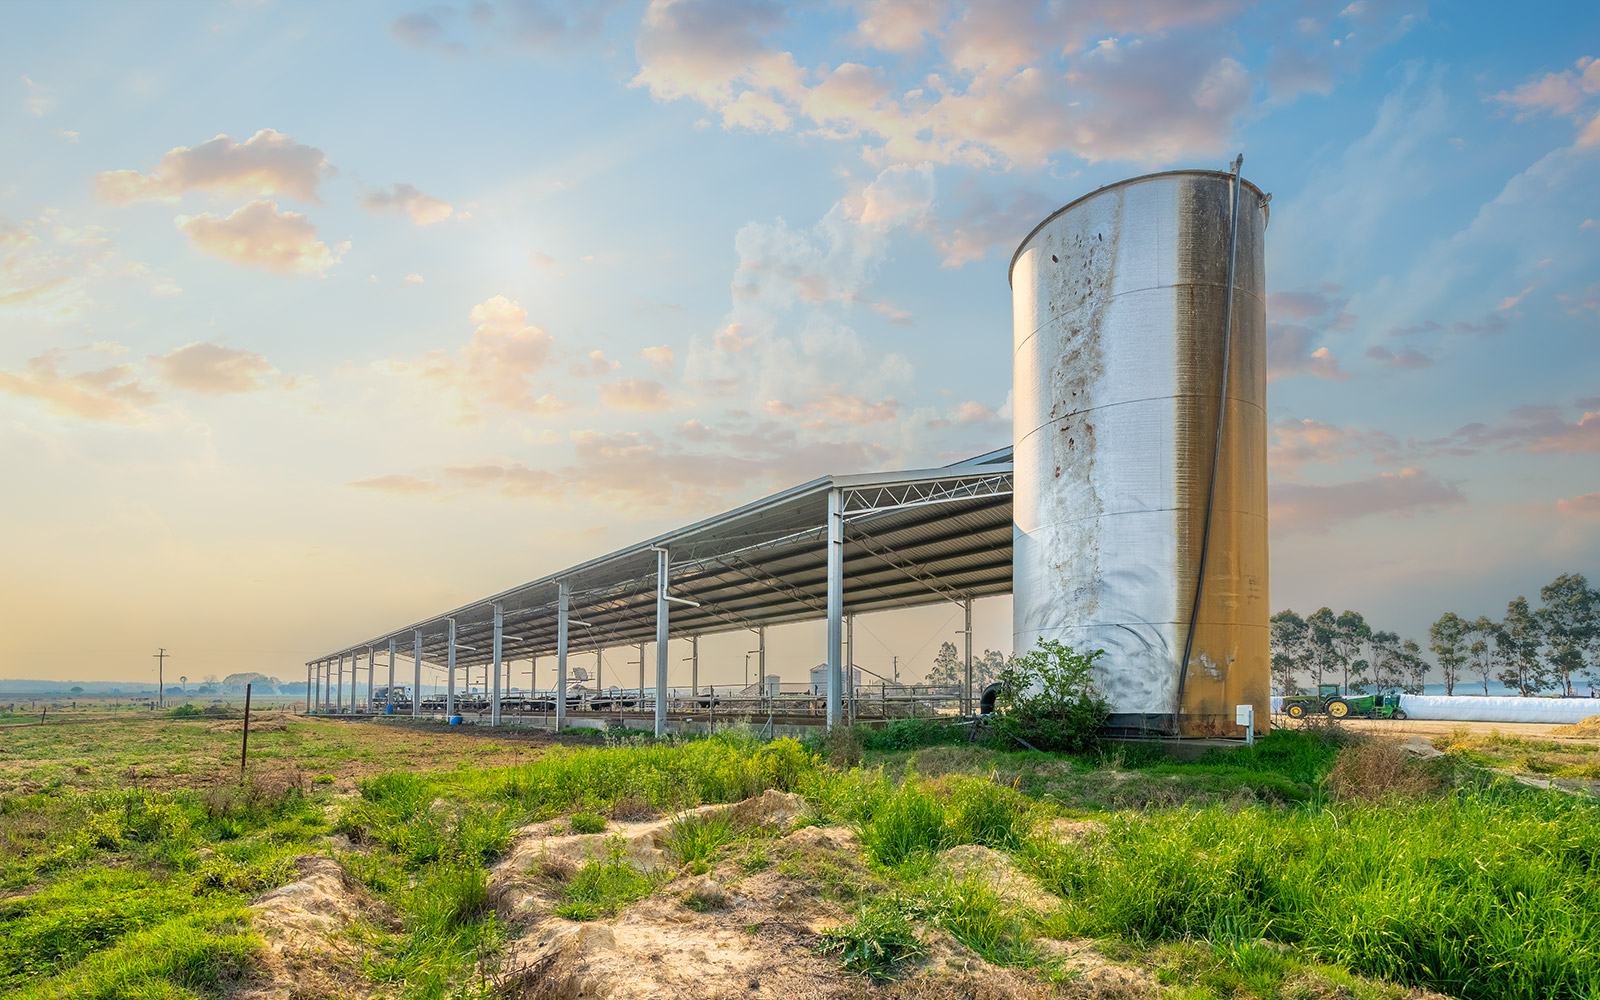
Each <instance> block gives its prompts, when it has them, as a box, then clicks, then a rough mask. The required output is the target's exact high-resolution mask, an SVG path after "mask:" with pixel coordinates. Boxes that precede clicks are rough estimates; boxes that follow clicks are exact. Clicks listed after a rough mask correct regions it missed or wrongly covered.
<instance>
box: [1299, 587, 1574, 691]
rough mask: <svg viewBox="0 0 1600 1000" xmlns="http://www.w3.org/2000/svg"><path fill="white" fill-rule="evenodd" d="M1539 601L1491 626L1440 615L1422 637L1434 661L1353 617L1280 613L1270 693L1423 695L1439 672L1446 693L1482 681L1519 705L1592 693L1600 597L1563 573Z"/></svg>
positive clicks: (1510, 609) (1520, 602)
mask: <svg viewBox="0 0 1600 1000" xmlns="http://www.w3.org/2000/svg"><path fill="white" fill-rule="evenodd" d="M1539 599H1540V601H1541V604H1540V606H1539V607H1533V606H1532V605H1531V604H1530V603H1529V602H1528V599H1527V598H1526V597H1524V596H1518V597H1516V598H1513V599H1512V600H1511V601H1510V602H1509V603H1507V605H1506V613H1505V616H1504V617H1502V618H1498V619H1496V618H1490V617H1489V616H1487V615H1480V616H1478V617H1477V618H1476V619H1471V620H1469V619H1466V618H1463V617H1462V616H1461V615H1459V614H1457V613H1456V612H1454V611H1446V612H1445V613H1444V614H1442V615H1440V616H1439V620H1438V621H1436V622H1434V623H1433V625H1432V626H1430V627H1429V629H1428V649H1429V651H1431V652H1432V653H1433V657H1434V663H1429V662H1428V660H1427V659H1426V658H1425V657H1424V655H1423V650H1422V646H1421V644H1419V643H1418V642H1417V641H1416V640H1415V639H1410V638H1401V637H1400V636H1399V635H1397V634H1396V633H1394V632H1387V631H1381V630H1377V629H1374V628H1373V627H1372V626H1371V625H1370V624H1369V623H1368V622H1367V619H1366V617H1365V616H1364V615H1362V614H1361V613H1360V612H1358V611H1344V612H1342V613H1339V614H1335V613H1334V612H1333V610H1332V609H1331V608H1319V609H1318V610H1317V611H1316V612H1314V613H1312V614H1309V615H1305V616H1304V617H1302V616H1301V615H1299V614H1297V613H1296V612H1294V611H1293V610H1285V611H1280V612H1278V613H1277V614H1275V615H1273V616H1272V624H1271V633H1272V683H1273V688H1274V689H1275V690H1276V691H1277V692H1278V693H1279V694H1283V695H1294V694H1298V693H1300V690H1301V686H1300V681H1301V679H1302V678H1305V679H1307V680H1308V681H1309V687H1310V689H1311V690H1315V689H1316V686H1317V685H1319V684H1331V683H1334V682H1335V681H1337V682H1338V683H1339V685H1340V688H1341V690H1343V691H1346V692H1348V693H1351V694H1364V693H1366V692H1367V691H1369V690H1371V689H1373V688H1376V689H1377V690H1379V691H1390V690H1401V691H1406V692H1408V693H1411V694H1421V693H1422V689H1423V685H1424V684H1425V683H1426V681H1427V677H1428V674H1429V672H1430V670H1433V669H1434V667H1435V666H1437V671H1438V676H1439V679H1440V680H1441V681H1442V682H1443V683H1444V687H1445V693H1446V694H1455V689H1456V686H1457V685H1458V684H1462V683H1464V682H1466V683H1481V684H1482V686H1483V693H1484V694H1486V695H1487V694H1488V693H1489V681H1490V680H1497V681H1499V682H1500V683H1501V684H1504V685H1505V686H1506V687H1508V688H1510V689H1512V690H1514V691H1516V692H1517V693H1518V694H1520V695H1522V696H1523V697H1531V696H1533V695H1537V694H1542V693H1544V692H1547V691H1555V692H1558V693H1560V694H1562V695H1565V696H1567V697H1574V696H1576V695H1578V694H1579V691H1578V683H1579V682H1580V681H1583V682H1587V684H1588V687H1589V691H1590V693H1592V692H1593V691H1594V689H1595V687H1596V686H1600V591H1597V590H1594V589H1591V588H1590V587H1589V581H1588V580H1587V579H1586V578H1585V577H1584V576H1583V574H1581V573H1563V574H1561V575H1560V576H1558V577H1556V578H1555V580H1553V581H1552V582H1551V583H1549V584H1548V585H1546V586H1544V587H1541V588H1539Z"/></svg>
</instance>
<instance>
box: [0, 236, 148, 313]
mask: <svg viewBox="0 0 1600 1000" xmlns="http://www.w3.org/2000/svg"><path fill="white" fill-rule="evenodd" d="M117 257H118V250H117V246H116V244H115V243H113V242H111V241H110V240H109V239H108V238H107V237H106V236H105V232H104V230H102V229H100V228H99V227H97V226H83V227H73V226H68V225H63V224H61V223H60V222H59V221H57V216H56V215H55V213H54V212H47V213H45V214H44V215H41V216H40V217H38V218H35V219H24V220H22V221H21V222H18V223H14V224H13V223H7V222H5V221H3V220H0V313H3V314H5V315H7V317H8V318H13V317H16V318H20V317H31V318H34V319H38V320H41V321H43V322H48V323H60V322H67V321H72V320H77V319H79V318H80V317H81V316H82V315H83V313H84V311H85V310H86V309H87V308H88V306H89V305H90V304H91V302H92V301H93V300H92V299H91V298H90V295H89V290H90V288H91V287H92V286H93V283H94V282H95V280H96V279H99V278H102V277H105V276H107V275H115V274H133V273H135V270H136V266H135V265H130V264H128V263H126V262H124V263H122V264H120V265H119V264H118V261H117ZM138 266H142V265H138Z"/></svg>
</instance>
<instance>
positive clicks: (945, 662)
mask: <svg viewBox="0 0 1600 1000" xmlns="http://www.w3.org/2000/svg"><path fill="white" fill-rule="evenodd" d="M964 670H965V667H964V666H963V664H962V662H961V654H959V653H957V652H956V644H955V643H953V642H941V643H940V644H939V652H938V653H936V654H935V655H934V657H933V666H932V667H930V668H929V669H928V683H929V684H940V685H950V684H960V683H961V678H962V674H963V672H964Z"/></svg>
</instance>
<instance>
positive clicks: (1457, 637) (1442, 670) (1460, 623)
mask: <svg viewBox="0 0 1600 1000" xmlns="http://www.w3.org/2000/svg"><path fill="white" fill-rule="evenodd" d="M1467 629H1468V625H1467V623H1466V622H1465V621H1464V620H1463V619H1462V617H1461V616H1460V615H1458V614H1456V613H1455V612H1454V611H1446V612H1445V613H1444V614H1442V615H1440V616H1439V620H1438V621H1436V622H1434V623H1433V626H1432V627H1431V628H1429V629H1428V640H1429V642H1428V648H1429V649H1431V650H1433V655H1434V656H1435V657H1437V658H1438V660H1439V675H1440V679H1441V680H1443V681H1444V693H1445V694H1446V695H1452V694H1455V693H1456V682H1457V681H1459V680H1461V667H1462V665H1463V664H1464V663H1465V662H1466V659H1467V649H1466V647H1467V642H1466V639H1467Z"/></svg>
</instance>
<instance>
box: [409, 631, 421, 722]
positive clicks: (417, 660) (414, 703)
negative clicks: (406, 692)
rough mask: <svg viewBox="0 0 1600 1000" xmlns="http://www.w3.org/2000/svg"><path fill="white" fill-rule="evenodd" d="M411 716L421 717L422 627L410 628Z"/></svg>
mask: <svg viewBox="0 0 1600 1000" xmlns="http://www.w3.org/2000/svg"><path fill="white" fill-rule="evenodd" d="M411 670H412V675H411V717H412V718H413V719H420V718H421V717H422V629H420V628H415V629H412V630H411Z"/></svg>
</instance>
